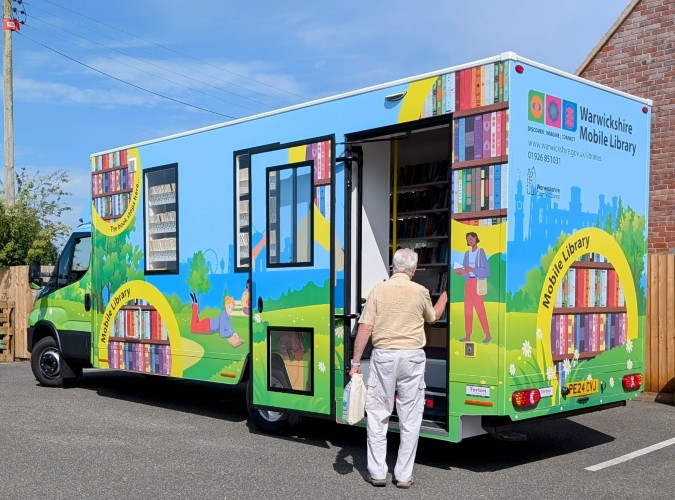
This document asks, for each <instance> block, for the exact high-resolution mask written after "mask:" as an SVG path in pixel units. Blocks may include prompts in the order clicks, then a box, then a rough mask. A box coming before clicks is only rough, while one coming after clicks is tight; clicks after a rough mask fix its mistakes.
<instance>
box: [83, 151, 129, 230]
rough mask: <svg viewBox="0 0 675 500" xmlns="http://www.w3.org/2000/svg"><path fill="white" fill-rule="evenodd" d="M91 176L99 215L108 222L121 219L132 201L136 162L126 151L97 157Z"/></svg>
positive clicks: (95, 205)
mask: <svg viewBox="0 0 675 500" xmlns="http://www.w3.org/2000/svg"><path fill="white" fill-rule="evenodd" d="M93 169H94V170H93V172H92V174H91V197H92V200H93V202H94V207H95V208H96V212H97V213H98V215H99V216H100V217H101V218H102V219H103V220H106V221H114V220H117V219H119V218H120V217H121V216H122V215H123V214H124V212H125V211H126V209H127V207H128V206H129V201H130V200H131V192H132V186H133V185H134V175H136V162H135V160H134V159H133V158H129V157H128V155H127V151H126V150H122V151H116V152H114V153H107V154H104V155H101V156H97V157H96V158H95V159H94V164H93Z"/></svg>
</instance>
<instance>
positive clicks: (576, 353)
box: [573, 349, 579, 361]
mask: <svg viewBox="0 0 675 500" xmlns="http://www.w3.org/2000/svg"><path fill="white" fill-rule="evenodd" d="M573 359H574V361H579V349H574V358H573Z"/></svg>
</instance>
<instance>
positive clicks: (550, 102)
mask: <svg viewBox="0 0 675 500" xmlns="http://www.w3.org/2000/svg"><path fill="white" fill-rule="evenodd" d="M527 100H528V110H527V118H528V119H529V120H530V121H532V122H537V123H545V124H546V125H548V126H549V127H555V128H562V129H564V130H569V131H570V132H574V131H575V130H576V129H577V104H576V103H574V102H571V101H566V100H564V99H560V97H555V96H552V95H548V94H544V93H543V92H537V91H536V90H530V92H529V94H528V99H527Z"/></svg>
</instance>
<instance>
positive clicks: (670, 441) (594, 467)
mask: <svg viewBox="0 0 675 500" xmlns="http://www.w3.org/2000/svg"><path fill="white" fill-rule="evenodd" d="M671 444H675V438H672V439H668V440H666V441H661V442H660V443H656V444H653V445H651V446H647V447H646V448H642V449H641V450H637V451H633V452H631V453H627V454H625V455H622V456H620V457H617V458H614V459H612V460H607V461H606V462H602V463H601V464H597V465H591V466H590V467H586V470H590V471H592V472H595V471H597V470H600V469H604V468H605V467H611V466H612V465H616V464H620V463H621V462H626V461H628V460H632V459H633V458H636V457H639V456H641V455H646V454H647V453H651V452H652V451H656V450H660V449H661V448H665V447H666V446H670V445H671Z"/></svg>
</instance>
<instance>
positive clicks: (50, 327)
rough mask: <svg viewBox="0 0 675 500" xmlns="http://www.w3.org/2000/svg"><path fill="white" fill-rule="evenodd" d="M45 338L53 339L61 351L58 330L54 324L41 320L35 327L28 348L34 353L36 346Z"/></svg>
mask: <svg viewBox="0 0 675 500" xmlns="http://www.w3.org/2000/svg"><path fill="white" fill-rule="evenodd" d="M45 337H53V338H54V341H55V342H56V347H57V348H58V349H59V351H61V350H62V349H61V338H60V336H59V331H58V330H57V329H56V327H55V326H54V324H53V323H52V322H50V321H47V320H39V321H38V322H37V323H35V326H33V337H32V341H31V344H30V345H29V346H28V347H29V350H30V351H31V352H32V351H33V348H35V345H36V344H37V343H38V342H40V341H41V340H42V339H43V338H45Z"/></svg>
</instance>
